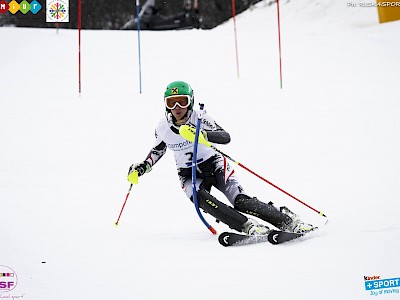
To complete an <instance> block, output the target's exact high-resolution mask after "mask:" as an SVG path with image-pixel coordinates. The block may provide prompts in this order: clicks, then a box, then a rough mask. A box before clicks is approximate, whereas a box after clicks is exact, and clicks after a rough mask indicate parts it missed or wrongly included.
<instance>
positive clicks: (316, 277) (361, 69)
mask: <svg viewBox="0 0 400 300" xmlns="http://www.w3.org/2000/svg"><path fill="white" fill-rule="evenodd" d="M236 23H237V38H238V53H239V69H240V76H239V78H238V77H237V74H236V58H235V43H234V30H233V22H232V20H230V21H228V22H226V23H225V24H223V25H221V26H219V27H217V28H215V29H213V30H189V31H169V32H149V31H143V32H141V59H142V61H141V62H142V72H141V76H142V94H140V93H139V90H140V89H139V63H138V38H137V32H135V31H90V30H85V31H83V32H82V93H81V94H79V92H78V32H77V31H76V30H59V31H58V32H57V31H56V29H26V28H4V27H3V28H0V39H1V41H2V43H1V53H2V57H3V59H2V62H1V64H0V74H1V75H2V76H1V79H0V91H1V96H0V107H1V109H0V128H1V129H0V158H1V159H0V179H1V180H0V199H1V200H0V203H1V208H0V220H1V224H2V225H1V231H0V245H1V246H0V266H3V267H2V268H4V267H8V268H11V269H12V270H14V271H15V274H16V275H17V278H18V283H17V285H16V286H15V288H14V289H13V290H11V291H9V292H5V291H4V290H3V291H2V292H1V291H0V299H1V298H7V297H8V298H23V299H29V300H42V299H44V300H47V299H57V300H63V299H68V300H70V299H77V300H78V299H96V300H98V299H107V300H108V299H174V300H175V299H208V300H214V299H215V300H217V299H218V300H220V299H251V300H256V299H274V300H277V299H370V298H371V297H373V296H372V295H371V292H370V291H366V290H365V285H364V284H365V278H364V276H380V278H381V279H385V278H398V277H400V260H399V254H398V253H399V247H400V220H399V216H398V215H399V208H400V204H399V203H400V202H399V195H400V181H399V179H400V177H399V175H398V172H399V169H400V156H399V153H400V139H399V137H400V118H399V115H400V103H399V94H400V93H399V70H400V59H399V53H400V39H399V38H400V35H399V32H400V22H399V21H397V22H390V23H385V24H379V23H378V15H377V9H376V8H374V7H361V6H357V5H356V6H348V4H347V2H345V1H328V0H318V1H317V0H309V1H290V2H289V1H284V2H282V3H281V34H282V36H281V38H282V67H283V85H282V89H281V88H280V81H279V55H278V35H277V14H276V6H275V5H272V6H268V5H267V4H266V1H262V2H260V3H259V4H257V5H256V6H255V7H254V8H253V9H251V10H248V11H246V12H244V13H243V14H241V15H239V16H237V19H236ZM175 80H184V81H187V82H189V83H190V84H191V85H192V87H193V89H194V91H195V100H196V106H195V107H196V109H197V108H198V103H199V102H202V103H204V104H205V108H206V110H207V113H209V114H210V115H211V116H212V117H213V118H214V119H216V121H217V122H218V123H219V124H220V125H221V126H222V127H223V128H224V129H226V130H227V131H228V132H229V133H230V134H231V138H232V141H231V143H230V144H228V145H218V148H219V149H221V150H222V151H223V152H225V153H227V154H228V155H230V156H231V157H233V158H234V159H236V160H238V161H239V162H241V163H242V164H244V165H246V166H247V167H249V168H250V169H252V170H254V171H255V172H257V173H259V174H260V175H262V176H264V177H265V178H267V179H268V180H270V181H272V182H273V183H275V184H276V185H278V186H279V187H281V188H283V189H284V190H286V191H288V192H289V193H291V194H293V195H294V196H296V197H298V198H299V199H301V200H302V201H304V202H306V203H307V204H309V205H311V206H312V207H314V208H316V209H317V210H320V211H322V212H324V213H325V214H326V215H327V216H328V219H329V222H328V223H327V224H325V221H326V218H324V217H321V216H319V215H318V214H317V213H315V212H314V211H312V210H310V209H308V208H307V207H305V206H303V205H302V204H300V203H298V202H297V201H295V200H293V199H292V198H290V197H288V196H286V195H284V194H283V193H281V192H279V191H278V190H276V189H274V188H273V187H271V186H270V185H268V184H266V183H265V182H263V181H261V180H259V179H258V178H256V177H255V176H253V175H252V174H250V173H249V172H246V171H245V170H244V169H242V168H240V167H239V166H235V170H236V173H237V175H238V177H239V179H240V181H241V184H242V185H243V187H244V188H245V190H246V191H247V193H249V194H250V195H251V196H257V197H258V198H259V199H260V200H262V201H265V202H269V201H273V202H274V203H275V204H276V205H277V206H281V205H285V206H288V207H289V208H290V209H292V210H293V211H295V212H296V213H298V214H299V215H300V216H301V217H302V219H304V220H305V221H308V222H311V223H313V224H315V225H317V226H319V227H320V230H319V231H317V232H315V233H313V234H312V235H311V236H310V237H308V238H307V237H305V238H303V239H301V240H297V241H293V242H290V243H287V244H282V245H278V246H273V245H270V244H268V243H264V244H257V245H249V246H242V247H231V248H225V247H222V246H221V245H220V244H219V243H218V241H217V236H215V235H212V234H211V233H210V232H209V231H208V230H207V228H206V227H205V226H204V225H203V224H202V223H201V221H200V219H199V218H198V216H197V214H196V211H195V209H194V206H193V204H192V203H191V202H190V201H189V200H188V199H187V198H186V197H185V194H184V193H183V192H182V191H181V188H180V184H179V181H178V177H177V175H176V169H175V163H174V159H173V155H172V154H171V153H170V152H168V153H167V154H166V155H165V156H164V157H163V158H162V160H161V161H159V162H158V163H157V164H156V165H155V166H154V168H153V170H152V172H150V173H149V174H146V175H145V176H143V177H141V178H140V180H139V184H138V185H135V186H133V188H132V191H131V193H130V196H129V198H128V200H127V204H126V206H125V209H124V211H123V213H122V216H121V219H120V222H119V226H118V227H115V226H114V223H115V222H116V220H117V217H118V215H119V212H120V210H121V207H122V205H123V203H124V200H125V196H126V194H127V192H128V188H129V182H128V181H127V180H126V175H127V171H128V168H129V166H130V165H131V164H132V163H135V162H140V161H142V160H143V159H144V158H145V157H146V155H147V153H148V152H149V150H150V149H151V147H152V146H153V142H154V129H155V126H156V124H157V122H158V120H160V119H162V118H163V117H164V105H163V92H164V89H165V87H166V85H167V84H168V83H170V82H172V81H175ZM213 194H214V195H215V196H216V197H217V198H218V199H219V200H221V201H224V202H225V203H228V201H227V200H226V199H224V197H223V196H222V194H221V193H219V192H218V191H215V190H213ZM205 218H206V219H207V220H208V222H210V223H211V224H212V226H213V227H214V228H216V229H217V231H218V232H219V233H221V232H223V231H226V230H228V229H229V228H228V227H227V226H225V225H224V224H222V223H216V222H215V220H214V219H213V218H212V217H210V215H205ZM0 281H2V280H1V278H0ZM384 290H385V291H387V290H390V291H392V292H391V293H382V294H378V296H377V297H378V298H379V299H399V298H400V293H399V288H398V287H397V292H396V288H394V289H384ZM376 291H378V292H379V290H376ZM381 291H383V289H381Z"/></svg>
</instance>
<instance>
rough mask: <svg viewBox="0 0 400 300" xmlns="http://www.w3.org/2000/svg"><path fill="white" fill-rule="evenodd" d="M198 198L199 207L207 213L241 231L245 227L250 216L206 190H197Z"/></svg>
mask: <svg viewBox="0 0 400 300" xmlns="http://www.w3.org/2000/svg"><path fill="white" fill-rule="evenodd" d="M197 200H198V202H199V207H200V208H202V209H203V210H204V211H205V212H206V213H209V214H210V215H212V216H213V217H215V218H216V219H218V220H219V221H221V222H222V223H225V224H226V225H228V226H229V227H230V228H232V229H235V230H237V231H239V232H241V231H242V229H243V224H244V223H246V222H247V220H248V218H247V217H246V216H244V215H242V214H241V213H239V212H238V211H236V210H234V209H233V208H232V207H230V206H228V205H226V204H224V203H222V202H220V201H218V200H217V199H216V198H215V197H214V196H212V195H211V194H210V193H208V192H207V191H205V190H199V191H198V192H197Z"/></svg>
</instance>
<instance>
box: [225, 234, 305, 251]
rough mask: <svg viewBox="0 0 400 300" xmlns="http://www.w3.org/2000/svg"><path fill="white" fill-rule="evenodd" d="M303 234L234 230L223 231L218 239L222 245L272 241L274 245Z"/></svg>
mask: <svg viewBox="0 0 400 300" xmlns="http://www.w3.org/2000/svg"><path fill="white" fill-rule="evenodd" d="M301 236H303V234H300V233H293V232H285V231H280V230H271V232H270V233H269V234H268V235H261V236H260V235H245V234H239V233H233V232H223V233H221V234H220V235H219V237H218V241H219V243H220V244H221V245H222V246H225V247H229V246H241V245H250V244H257V243H263V242H270V243H271V244H273V245H278V244H282V243H285V242H288V241H291V240H294V239H297V238H299V237H301Z"/></svg>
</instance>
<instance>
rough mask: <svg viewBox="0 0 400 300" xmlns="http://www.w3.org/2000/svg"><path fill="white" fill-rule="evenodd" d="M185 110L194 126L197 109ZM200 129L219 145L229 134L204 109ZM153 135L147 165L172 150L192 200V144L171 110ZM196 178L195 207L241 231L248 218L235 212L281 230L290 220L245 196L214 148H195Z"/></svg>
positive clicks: (255, 199) (201, 146)
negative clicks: (213, 189) (222, 198)
mask: <svg viewBox="0 0 400 300" xmlns="http://www.w3.org/2000/svg"><path fill="white" fill-rule="evenodd" d="M188 113H189V114H190V115H189V118H188V120H187V122H186V124H187V125H191V126H193V127H196V123H197V112H196V111H189V112H188ZM201 129H202V130H204V131H205V132H206V133H207V139H208V140H209V141H210V142H215V143H219V144H226V143H229V142H230V136H229V134H228V133H227V132H226V131H224V130H223V129H222V128H221V127H220V126H219V125H217V123H216V122H215V121H214V119H213V118H212V117H211V116H209V115H208V114H206V113H205V112H204V113H203V118H202V120H201ZM155 136H156V141H155V144H154V147H153V148H152V149H151V151H150V153H149V154H148V156H147V158H146V161H147V162H148V163H149V164H150V166H154V165H155V164H156V163H157V161H158V160H159V159H160V158H161V157H162V156H163V155H164V154H165V152H166V150H167V148H168V149H170V150H172V151H173V153H174V157H175V162H176V167H177V171H178V176H179V179H180V182H181V186H182V189H183V191H184V192H185V194H186V196H187V197H188V198H189V199H191V200H193V198H192V196H193V188H192V168H191V166H192V158H193V149H194V144H193V143H192V142H189V141H187V140H186V139H184V138H183V137H182V136H181V135H180V134H179V126H176V125H175V124H174V122H173V117H172V115H171V113H169V114H168V115H167V117H166V118H164V119H162V120H161V121H160V122H159V124H158V126H157V128H156V132H155ZM196 177H197V179H196V191H197V196H198V200H199V206H200V207H201V208H202V209H203V210H204V211H205V212H208V213H210V214H211V215H213V216H214V217H216V218H217V219H218V220H220V221H222V222H223V223H225V224H227V225H228V226H230V227H231V228H233V229H236V230H238V231H242V229H243V228H242V226H243V224H244V223H245V222H246V221H247V220H248V218H247V217H246V216H245V215H243V214H241V213H239V211H240V212H244V213H247V214H251V215H253V216H256V217H259V218H261V219H263V220H265V221H267V222H269V223H271V224H273V225H274V226H276V227H278V228H281V229H284V228H285V227H287V226H288V224H290V223H291V221H292V220H291V219H290V218H289V217H288V216H286V215H285V214H282V213H281V212H280V211H278V210H277V209H276V208H275V207H274V206H273V205H272V204H265V203H263V202H261V201H259V200H258V199H257V198H251V197H249V196H248V195H246V193H245V192H244V190H243V188H242V187H241V185H240V184H239V182H238V179H237V177H236V176H235V174H234V169H233V168H232V167H231V166H230V164H229V163H228V161H227V159H226V158H225V157H223V156H222V155H221V154H219V153H218V152H216V151H215V150H214V149H212V148H210V147H208V146H205V145H203V144H200V143H199V144H198V149H197V173H196ZM212 186H214V187H216V188H217V189H218V190H220V191H221V192H222V193H223V194H224V195H225V196H226V198H227V199H228V200H229V202H230V203H231V204H232V206H233V207H234V208H235V209H233V208H232V207H230V206H227V205H225V204H224V203H222V202H220V201H218V200H217V199H216V198H215V197H213V196H212V195H211V194H210V191H211V187H212Z"/></svg>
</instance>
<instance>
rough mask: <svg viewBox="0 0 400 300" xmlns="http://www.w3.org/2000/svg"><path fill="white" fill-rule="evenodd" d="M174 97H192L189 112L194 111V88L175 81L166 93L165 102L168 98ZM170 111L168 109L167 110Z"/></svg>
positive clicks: (169, 85)
mask: <svg viewBox="0 0 400 300" xmlns="http://www.w3.org/2000/svg"><path fill="white" fill-rule="evenodd" d="M174 95H187V96H190V105H189V110H192V109H193V106H194V93H193V90H192V87H191V86H190V85H189V84H188V83H186V82H184V81H174V82H171V83H170V84H168V86H167V88H166V90H165V92H164V100H165V98H166V97H169V96H174ZM166 109H167V111H169V109H168V108H166Z"/></svg>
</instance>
